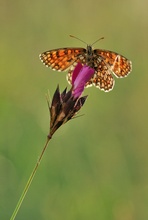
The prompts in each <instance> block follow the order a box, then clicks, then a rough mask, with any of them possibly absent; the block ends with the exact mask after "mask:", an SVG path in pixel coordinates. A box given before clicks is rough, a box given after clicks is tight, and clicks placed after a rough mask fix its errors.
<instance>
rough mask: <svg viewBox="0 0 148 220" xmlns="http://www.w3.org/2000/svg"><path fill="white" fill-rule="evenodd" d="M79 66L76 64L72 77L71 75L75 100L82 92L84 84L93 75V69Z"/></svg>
mask: <svg viewBox="0 0 148 220" xmlns="http://www.w3.org/2000/svg"><path fill="white" fill-rule="evenodd" d="M80 65H81V64H79V63H78V64H77V66H76V68H75V70H74V72H73V75H72V85H73V96H74V97H75V98H77V97H79V96H80V95H81V94H82V92H83V90H84V86H85V84H86V83H87V82H88V81H89V80H90V79H91V77H92V76H93V74H94V71H95V70H94V69H93V68H91V67H89V66H86V65H84V66H82V65H81V68H80Z"/></svg>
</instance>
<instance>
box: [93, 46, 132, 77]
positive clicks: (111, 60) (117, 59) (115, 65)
mask: <svg viewBox="0 0 148 220" xmlns="http://www.w3.org/2000/svg"><path fill="white" fill-rule="evenodd" d="M94 52H95V53H96V54H98V56H101V57H102V58H103V59H104V61H105V63H106V65H109V66H110V70H111V71H112V72H113V73H114V75H115V76H116V77H120V78H122V77H125V76H127V75H128V74H129V73H130V72H131V71H132V63H131V61H130V60H128V59H127V58H126V57H124V56H122V55H120V54H118V53H115V52H112V51H108V50H99V49H98V50H94Z"/></svg>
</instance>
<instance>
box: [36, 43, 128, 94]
mask: <svg viewBox="0 0 148 220" xmlns="http://www.w3.org/2000/svg"><path fill="white" fill-rule="evenodd" d="M88 48H89V50H88ZM40 59H41V61H42V62H43V63H44V64H45V65H46V66H47V67H50V68H51V69H53V70H57V71H66V70H68V75H67V80H68V82H69V83H70V84H71V82H72V73H73V70H74V68H75V66H76V65H77V63H78V62H80V63H81V64H82V65H85V64H86V65H88V66H90V67H92V68H94V70H95V73H94V75H93V77H92V78H91V79H90V80H89V81H88V82H87V83H86V87H89V86H92V85H94V86H96V87H97V88H99V89H101V90H103V91H105V92H109V91H110V90H112V89H113V87H114V84H115V81H114V79H113V76H112V74H114V75H115V76H116V77H118V78H122V77H125V76H127V75H128V74H129V73H130V72H131V70H132V63H131V61H130V60H128V59H127V58H125V57H124V56H122V55H120V54H118V53H115V52H112V51H108V50H100V49H95V50H93V49H92V47H91V46H87V50H86V49H84V48H61V49H55V50H49V51H46V52H44V53H42V54H40Z"/></svg>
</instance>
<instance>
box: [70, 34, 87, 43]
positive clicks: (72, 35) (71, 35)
mask: <svg viewBox="0 0 148 220" xmlns="http://www.w3.org/2000/svg"><path fill="white" fill-rule="evenodd" d="M69 36H70V37H73V38H75V39H77V40H79V41H81V42H83V43H84V44H86V45H87V43H86V42H85V41H83V40H81V39H80V38H78V37H75V36H73V35H69Z"/></svg>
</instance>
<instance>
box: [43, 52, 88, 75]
mask: <svg viewBox="0 0 148 220" xmlns="http://www.w3.org/2000/svg"><path fill="white" fill-rule="evenodd" d="M85 53H86V49H84V48H60V49H55V50H49V51H46V52H44V53H42V54H40V56H39V57H40V59H41V61H42V62H43V63H44V64H45V65H46V66H47V67H50V68H51V69H53V70H57V71H66V70H68V69H69V68H70V67H71V66H72V65H73V63H75V62H76V63H77V62H79V60H80V59H82V54H85Z"/></svg>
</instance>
